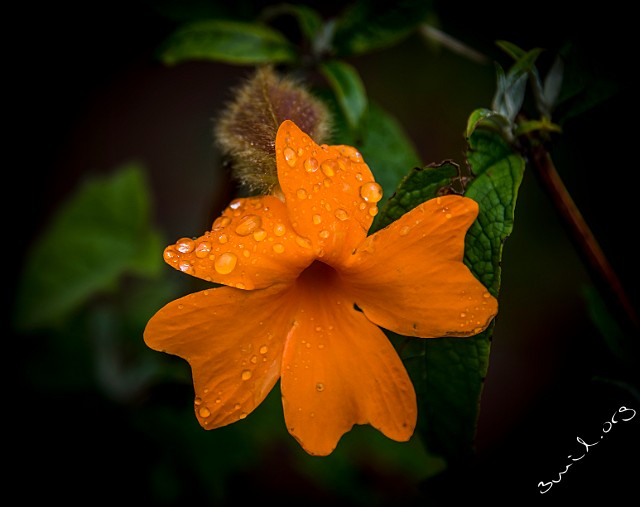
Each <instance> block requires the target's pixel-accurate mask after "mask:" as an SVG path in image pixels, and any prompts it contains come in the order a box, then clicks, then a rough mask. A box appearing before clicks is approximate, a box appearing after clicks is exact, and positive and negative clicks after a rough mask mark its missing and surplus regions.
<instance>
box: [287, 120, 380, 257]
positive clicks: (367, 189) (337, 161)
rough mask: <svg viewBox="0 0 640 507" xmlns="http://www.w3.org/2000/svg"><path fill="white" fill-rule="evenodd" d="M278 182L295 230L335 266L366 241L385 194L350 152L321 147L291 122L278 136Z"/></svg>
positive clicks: (345, 148) (357, 155) (353, 151)
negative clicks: (378, 203) (378, 204)
mask: <svg viewBox="0 0 640 507" xmlns="http://www.w3.org/2000/svg"><path fill="white" fill-rule="evenodd" d="M276 163H277V166H278V180H279V182H280V186H281V188H282V191H283V192H284V195H285V201H286V205H287V209H288V212H289V219H290V221H291V223H292V224H293V227H294V229H295V230H296V231H297V232H298V234H300V235H301V236H303V237H305V238H307V239H308V240H309V241H310V242H311V244H312V245H313V248H314V251H315V252H316V255H317V256H318V257H321V258H322V260H323V261H324V262H326V263H327V264H331V265H336V264H337V263H339V262H340V259H342V258H344V257H346V256H348V255H350V254H351V253H352V252H353V249H354V248H355V247H356V246H357V245H358V244H359V243H360V242H361V241H362V240H363V239H364V238H365V237H366V235H367V231H368V230H369V227H371V223H372V221H373V217H374V216H375V215H376V214H377V212H378V208H377V202H378V201H379V200H380V199H381V198H382V189H381V187H380V185H378V184H377V183H376V182H375V181H374V179H373V175H372V174H371V171H370V170H369V167H368V166H367V164H365V163H364V160H363V159H362V155H361V154H360V153H359V152H358V151H357V150H356V149H355V148H352V147H351V146H327V145H322V146H318V145H317V144H316V143H315V142H313V140H312V139H311V138H310V137H309V136H308V135H307V134H305V133H304V132H302V131H301V130H300V129H299V128H298V127H297V126H296V125H295V123H293V122H292V121H290V120H287V121H284V122H283V123H282V124H281V125H280V128H279V129H278V133H277V136H276Z"/></svg>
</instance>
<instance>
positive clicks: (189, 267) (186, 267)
mask: <svg viewBox="0 0 640 507" xmlns="http://www.w3.org/2000/svg"><path fill="white" fill-rule="evenodd" d="M178 269H179V270H180V271H182V272H183V273H193V272H194V270H193V264H191V263H190V262H188V261H182V262H181V263H180V264H178Z"/></svg>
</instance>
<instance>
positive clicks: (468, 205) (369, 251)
mask: <svg viewBox="0 0 640 507" xmlns="http://www.w3.org/2000/svg"><path fill="white" fill-rule="evenodd" d="M477 214H478V205H477V203H476V202H475V201H473V200H471V199H468V198H466V197H460V196H454V195H450V196H445V197H438V198H436V199H432V200H430V201H427V202H425V203H423V204H421V205H420V206H418V207H417V208H415V209H413V210H412V211H410V212H409V213H407V214H405V215H404V216H402V217H401V218H400V219H398V220H397V221H396V222H394V223H392V224H391V225H389V226H388V227H386V228H385V229H383V230H381V231H378V232H377V233H375V234H374V235H372V236H370V237H369V238H367V239H366V240H365V241H364V243H363V244H362V245H361V246H360V247H359V248H358V250H357V252H356V253H355V255H353V257H352V258H351V259H350V261H349V263H348V264H347V265H346V266H345V269H344V270H343V271H342V272H343V274H344V276H345V283H347V284H349V288H350V290H351V294H352V295H353V297H354V298H355V301H356V303H357V305H358V306H359V307H360V308H361V309H362V310H363V312H364V313H365V315H366V316H367V318H369V319H370V320H371V321H372V322H375V323H376V324H378V325H380V326H382V327H384V328H385V329H389V330H391V331H394V332H396V333H400V334H403V335H407V336H419V337H423V338H432V337H440V336H469V335H474V334H477V333H479V332H481V331H483V330H484V329H485V328H486V327H487V326H488V325H489V323H490V322H491V319H493V317H494V316H495V315H496V313H497V311H498V303H497V301H496V299H495V298H494V297H493V296H491V294H489V292H488V291H487V289H486V288H485V287H484V286H483V285H482V284H481V283H480V282H479V281H478V280H477V279H476V278H475V277H474V276H473V275H472V274H471V271H469V269H468V268H467V267H466V266H465V265H464V264H463V262H462V258H463V255H464V237H465V234H466V232H467V229H468V228H469V226H470V225H471V224H472V223H473V221H474V220H475V218H476V216H477Z"/></svg>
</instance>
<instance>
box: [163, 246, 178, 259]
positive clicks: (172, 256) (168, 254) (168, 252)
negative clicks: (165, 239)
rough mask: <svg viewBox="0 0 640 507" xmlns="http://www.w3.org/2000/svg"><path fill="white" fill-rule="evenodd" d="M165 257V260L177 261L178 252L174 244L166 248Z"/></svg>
mask: <svg viewBox="0 0 640 507" xmlns="http://www.w3.org/2000/svg"><path fill="white" fill-rule="evenodd" d="M163 257H164V260H165V261H167V262H171V261H175V260H176V259H177V258H178V254H177V253H176V251H175V250H174V249H173V247H172V246H168V247H167V248H165V249H164V254H163Z"/></svg>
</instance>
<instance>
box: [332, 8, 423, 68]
mask: <svg viewBox="0 0 640 507" xmlns="http://www.w3.org/2000/svg"><path fill="white" fill-rule="evenodd" d="M431 11H432V5H431V2H430V1H422V2H416V1H414V0H400V1H398V2H370V1H365V0H360V1H356V2H355V3H353V5H352V6H351V7H350V8H348V9H347V10H345V12H343V13H342V15H341V16H340V17H339V18H338V19H337V23H336V32H335V36H334V48H335V50H336V53H337V54H338V55H341V56H347V55H358V54H363V53H366V52H370V51H373V50H376V49H381V48H385V47H389V46H392V45H394V44H397V43H398V42H400V41H401V40H402V39H404V38H405V37H407V36H408V35H409V34H411V33H412V32H413V31H415V30H416V29H417V27H418V26H419V25H420V24H421V23H423V22H424V21H425V19H426V18H427V16H428V14H430V13H431Z"/></svg>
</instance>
